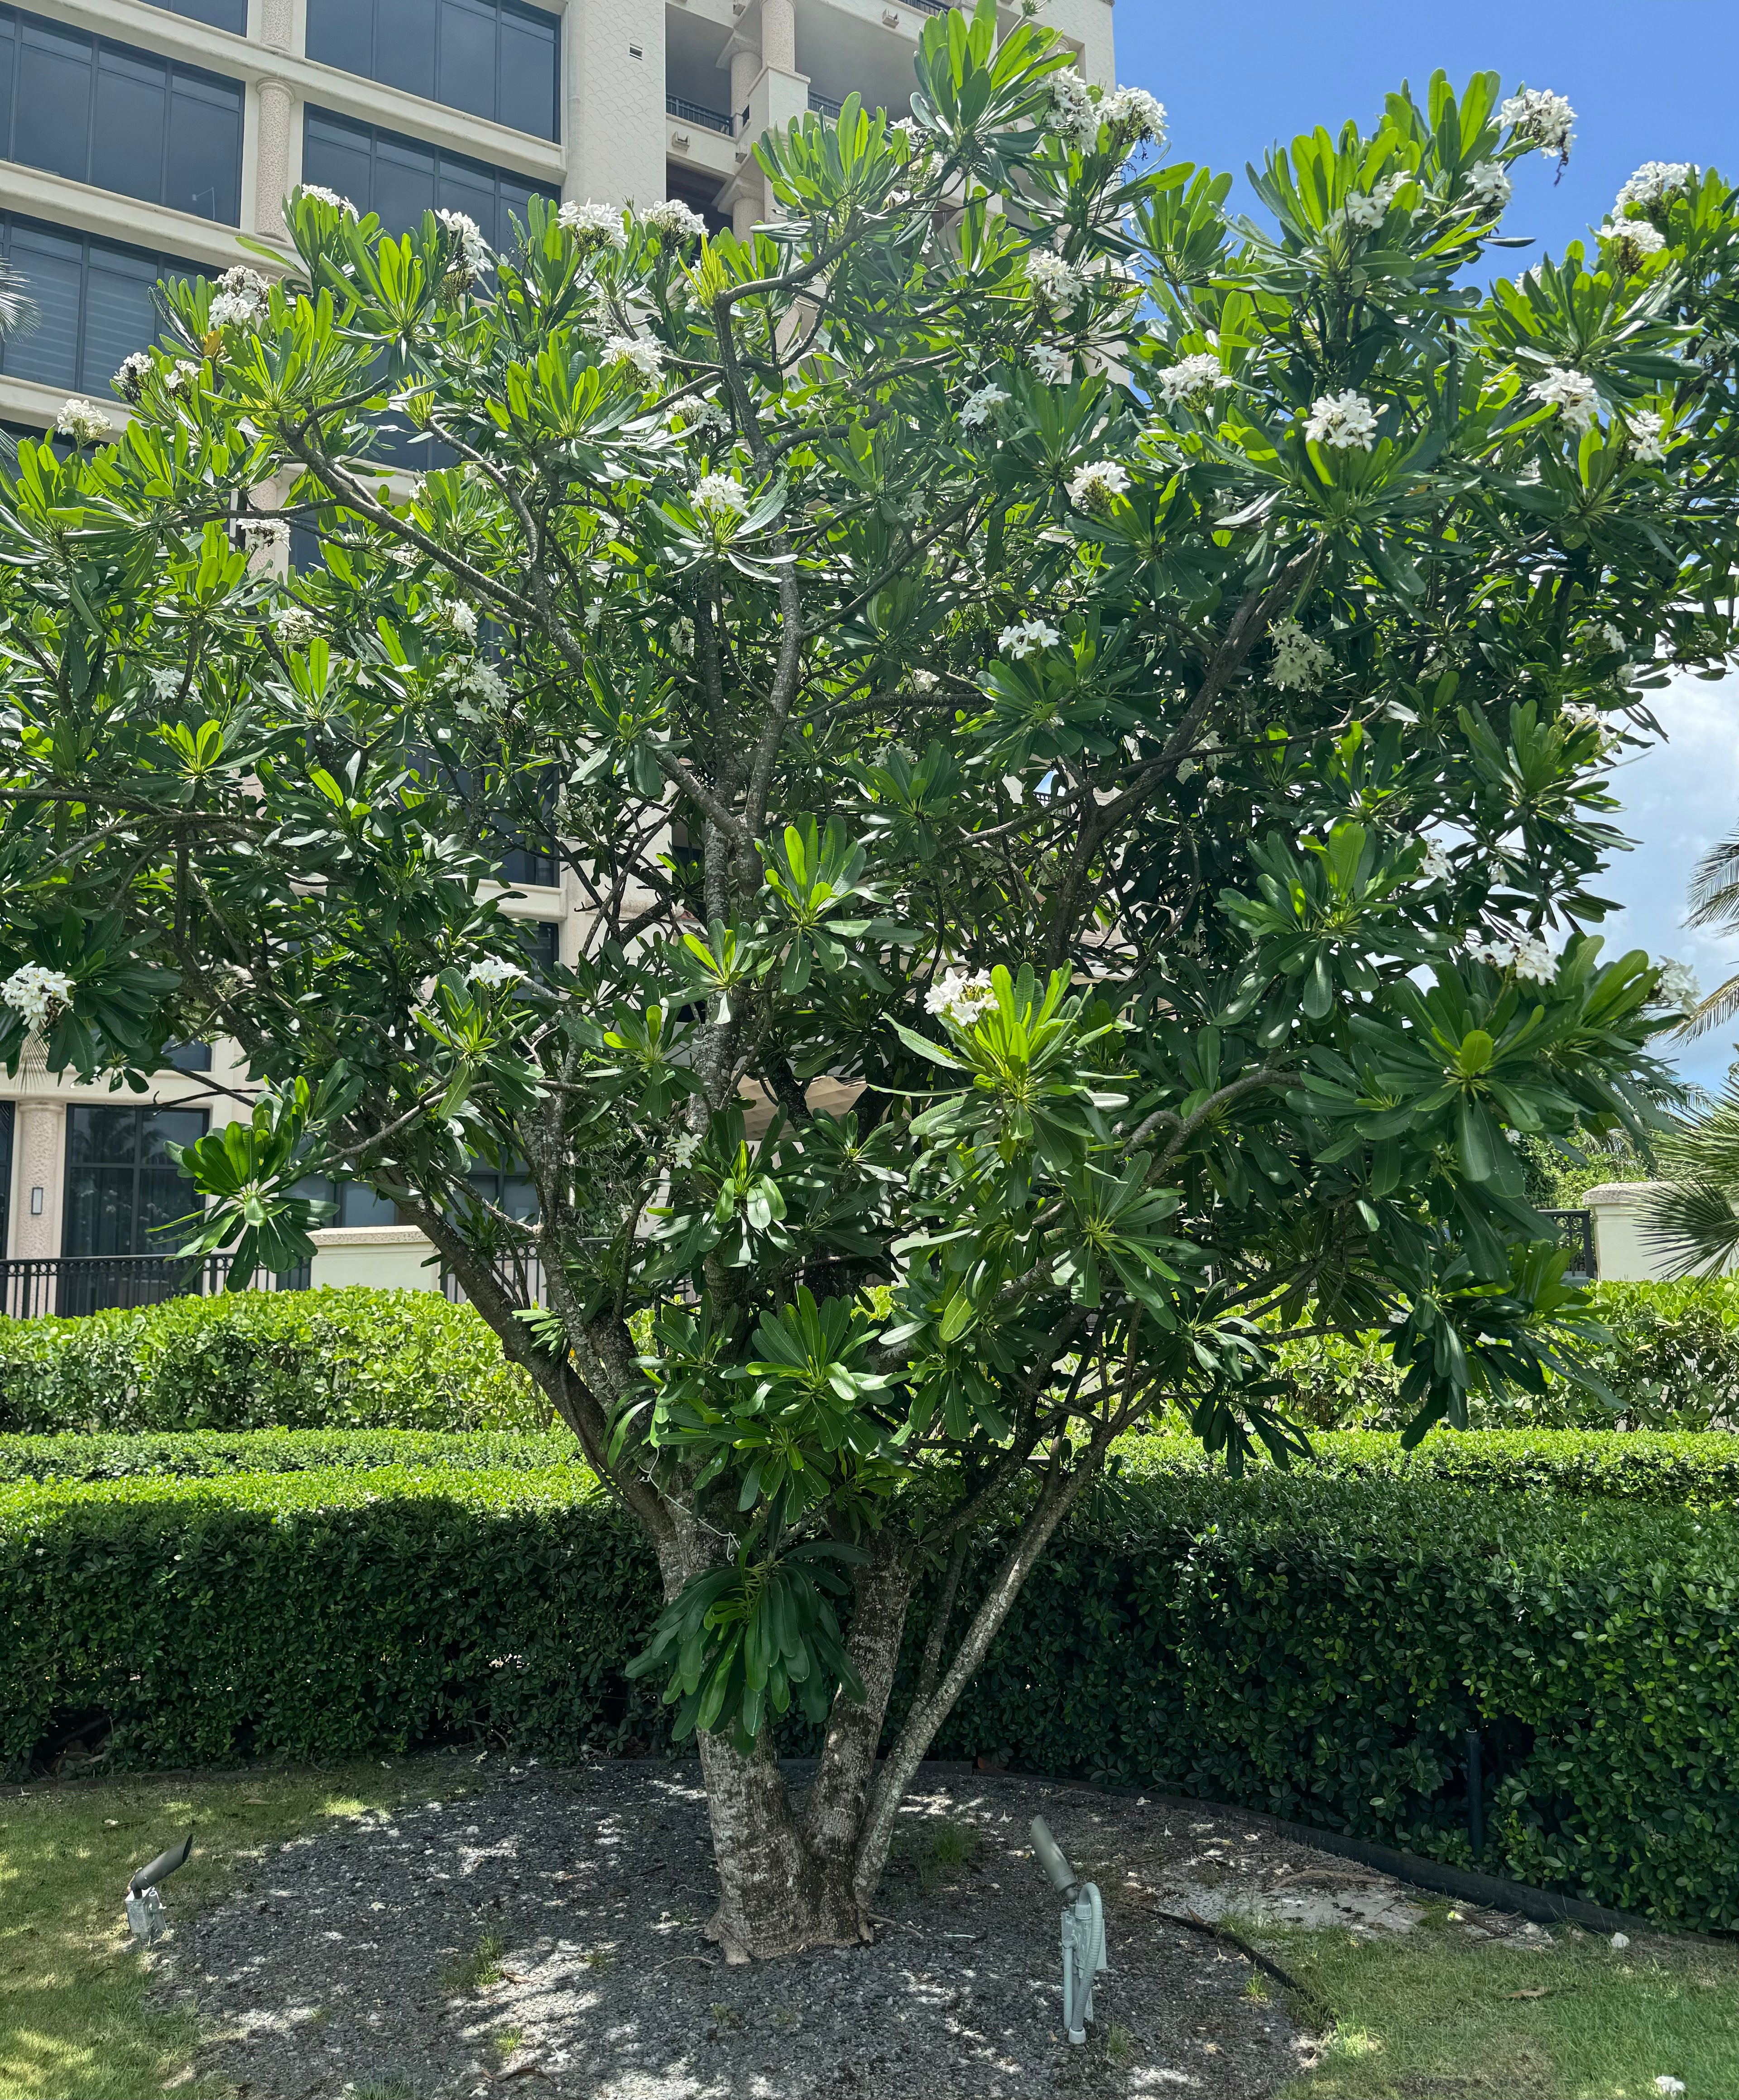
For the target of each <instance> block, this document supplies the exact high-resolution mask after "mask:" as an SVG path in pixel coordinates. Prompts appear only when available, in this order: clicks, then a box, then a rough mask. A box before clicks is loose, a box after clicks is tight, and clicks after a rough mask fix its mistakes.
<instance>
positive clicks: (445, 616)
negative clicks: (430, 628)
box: [435, 598, 477, 642]
mask: <svg viewBox="0 0 1739 2100" xmlns="http://www.w3.org/2000/svg"><path fill="white" fill-rule="evenodd" d="M435 625H436V626H437V627H444V628H445V629H447V631H448V633H449V634H457V636H458V637H459V638H460V640H461V642H474V641H475V640H476V639H477V613H476V609H475V607H472V606H469V605H467V604H466V602H465V600H464V599H463V598H437V599H436V600H435Z"/></svg>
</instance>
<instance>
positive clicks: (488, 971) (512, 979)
mask: <svg viewBox="0 0 1739 2100" xmlns="http://www.w3.org/2000/svg"><path fill="white" fill-rule="evenodd" d="M465 974H466V977H469V978H470V982H472V983H473V984H476V985H488V986H491V987H494V986H501V985H511V984H518V983H519V980H520V979H521V978H522V977H523V976H524V975H525V971H524V970H523V968H522V967H521V966H520V965H519V964H518V963H510V962H508V961H507V960H505V957H503V956H501V955H484V956H482V957H480V958H479V960H477V961H476V962H474V963H473V964H472V965H471V967H470V968H469V969H468V970H467V971H466V973H465Z"/></svg>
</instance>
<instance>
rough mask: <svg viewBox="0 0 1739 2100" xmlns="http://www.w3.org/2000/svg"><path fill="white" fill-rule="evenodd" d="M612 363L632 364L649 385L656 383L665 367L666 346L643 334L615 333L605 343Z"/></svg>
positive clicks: (605, 350)
mask: <svg viewBox="0 0 1739 2100" xmlns="http://www.w3.org/2000/svg"><path fill="white" fill-rule="evenodd" d="M604 357H605V360H606V361H607V363H609V364H631V365H633V368H634V369H635V371H636V372H638V373H639V375H640V377H642V379H643V380H644V381H645V382H646V383H647V386H654V385H655V384H656V382H657V381H658V378H659V376H660V373H662V372H663V371H664V345H663V344H662V343H661V342H653V341H652V340H651V338H650V337H647V336H641V335H613V336H611V337H609V338H608V339H607V341H606V342H605V344H604Z"/></svg>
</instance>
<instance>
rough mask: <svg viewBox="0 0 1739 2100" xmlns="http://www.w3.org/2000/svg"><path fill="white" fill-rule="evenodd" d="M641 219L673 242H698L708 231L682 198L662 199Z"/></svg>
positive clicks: (702, 219) (697, 214) (705, 225)
mask: <svg viewBox="0 0 1739 2100" xmlns="http://www.w3.org/2000/svg"><path fill="white" fill-rule="evenodd" d="M558 216H559V214H558ZM641 217H642V224H643V225H646V226H648V227H651V230H652V232H654V233H662V234H664V236H666V237H667V238H668V239H669V240H699V239H700V236H701V235H702V234H703V233H704V232H706V230H707V223H706V221H705V220H704V218H702V217H701V216H700V213H699V212H698V211H696V210H695V209H694V207H693V206H692V205H686V204H684V203H683V201H682V199H681V197H663V198H660V201H658V203H656V204H654V205H647V208H646V210H645V211H644V212H643V213H642V215H641Z"/></svg>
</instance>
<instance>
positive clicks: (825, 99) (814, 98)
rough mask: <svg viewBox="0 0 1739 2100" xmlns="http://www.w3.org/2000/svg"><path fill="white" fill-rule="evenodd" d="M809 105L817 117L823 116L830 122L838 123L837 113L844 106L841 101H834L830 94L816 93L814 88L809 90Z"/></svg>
mask: <svg viewBox="0 0 1739 2100" xmlns="http://www.w3.org/2000/svg"><path fill="white" fill-rule="evenodd" d="M809 106H810V108H811V109H812V110H814V113H815V114H816V115H817V116H818V117H826V118H827V120H828V123H830V124H837V123H838V121H839V113H840V112H841V110H842V109H843V108H845V104H844V103H843V102H836V101H835V100H834V99H833V98H832V95H817V94H816V92H815V90H814V88H811V89H810V91H809Z"/></svg>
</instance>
